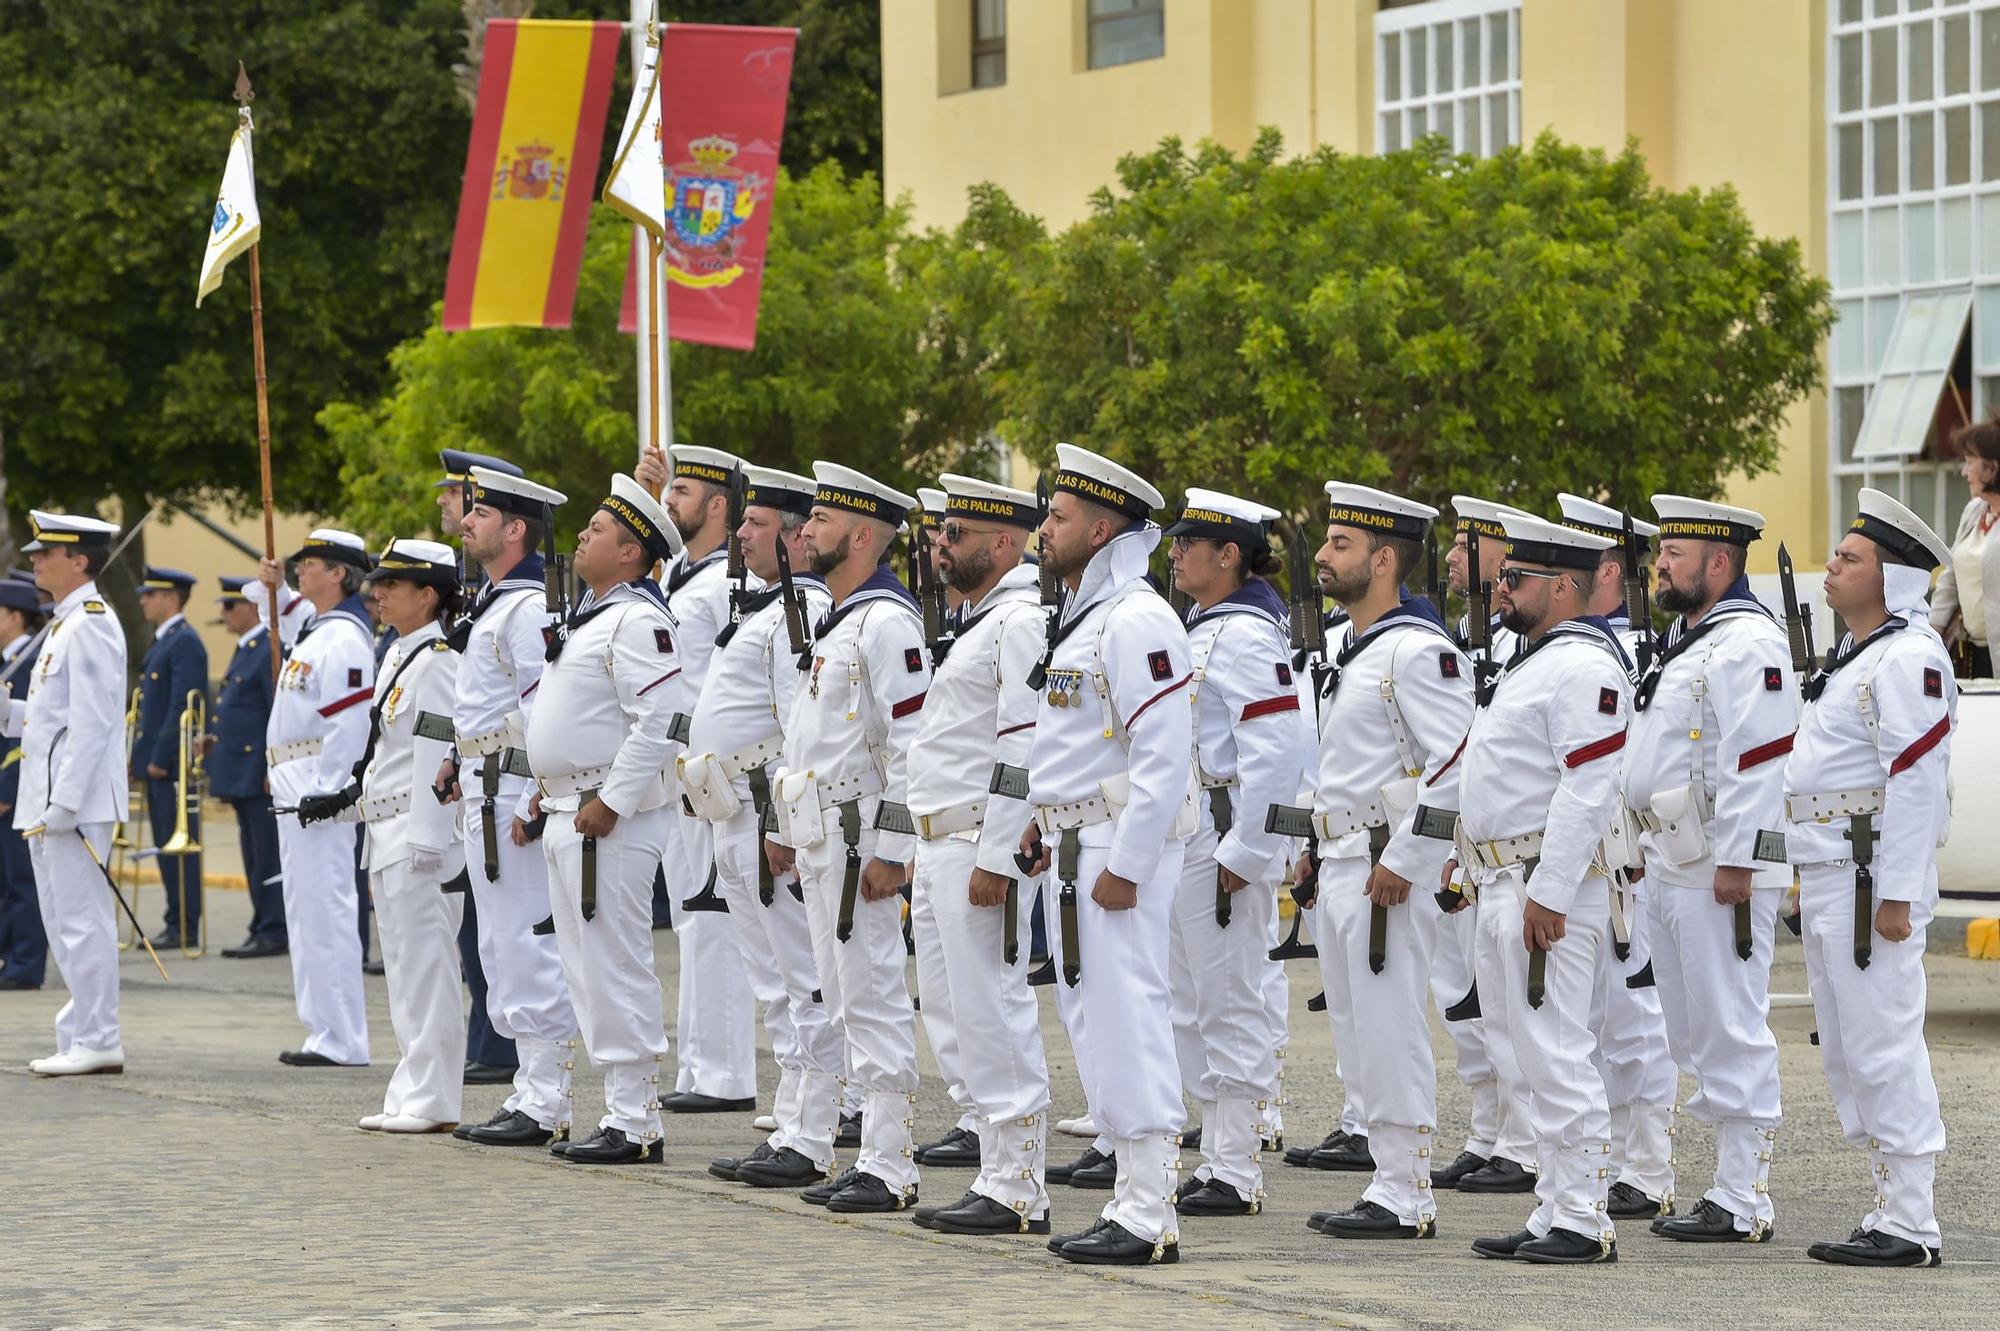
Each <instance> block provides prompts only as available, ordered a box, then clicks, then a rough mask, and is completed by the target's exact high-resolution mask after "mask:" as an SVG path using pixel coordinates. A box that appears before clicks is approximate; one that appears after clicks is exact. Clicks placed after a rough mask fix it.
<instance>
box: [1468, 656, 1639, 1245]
mask: <svg viewBox="0 0 2000 1331" xmlns="http://www.w3.org/2000/svg"><path fill="white" fill-rule="evenodd" d="M1627 668H1628V666H1627V663H1626V659H1625V657H1624V654H1623V651H1622V649H1621V648H1620V647H1619V646H1618V643H1617V640H1616V639H1615V638H1613V637H1612V635H1611V633H1610V630H1609V628H1608V626H1606V625H1605V623H1604V621H1603V620H1601V619H1598V620H1568V621H1564V622H1563V623H1559V624H1557V625H1555V626H1554V627H1552V628H1550V629H1549V630H1548V632H1547V633H1545V634H1543V635H1542V637H1541V638H1540V639H1539V640H1538V641H1537V642H1535V643H1534V644H1532V645H1531V646H1530V647H1529V648H1528V649H1527V650H1525V651H1523V652H1522V653H1521V654H1520V655H1518V656H1516V657H1515V658H1514V659H1513V660H1512V661H1511V662H1510V663H1509V664H1508V666H1507V668H1506V670H1505V671H1504V672H1503V673H1502V674H1501V676H1500V679H1499V681H1498V684H1497V687H1496V689H1495V692H1494V695H1493V698H1492V700H1491V701H1490V702H1489V703H1488V704H1487V705H1486V706H1484V707H1481V708H1479V709H1478V710H1477V711H1476V712H1475V713H1474V714H1473V718H1472V728H1471V730H1470V732H1469V733H1468V734H1467V736H1466V741H1465V755H1464V757H1463V758H1462V759H1460V762H1461V763H1462V764H1463V766H1462V769H1461V775H1460V777H1459V801H1460V807H1461V810H1462V812H1461V816H1460V820H1459V836H1460V840H1461V842H1462V843H1463V845H1464V846H1466V847H1474V848H1476V849H1477V852H1478V854H1476V855H1475V858H1474V860H1473V863H1472V879H1473V882H1474V883H1475V884H1477V886H1478V889H1479V904H1478V907H1477V912H1478V920H1479V936H1478V950H1477V952H1476V953H1475V955H1474V958H1473V961H1474V966H1475V967H1476V969H1477V972H1478V977H1479V1002H1480V1007H1481V1010H1482V1011H1483V1012H1484V1014H1485V1017H1484V1019H1485V1020H1486V1021H1487V1022H1488V1023H1489V1025H1490V1024H1502V1025H1504V1026H1505V1027H1506V1029H1507V1032H1508V1034H1509V1036H1510V1037H1511V1043H1512V1046H1513V1052H1514V1056H1515V1057H1516V1058H1517V1059H1519V1060H1520V1067H1521V1073H1522V1075H1523V1077H1524V1079H1525V1080H1526V1082H1527V1084H1528V1090H1529V1096H1530V1112H1531V1113H1532V1115H1533V1123H1534V1127H1535V1140H1536V1148H1537V1154H1538V1157H1539V1162H1540V1177H1539V1178H1538V1180H1537V1182H1536V1187H1535V1193H1536V1196H1537V1198H1538V1200H1539V1205H1538V1206H1537V1207H1536V1208H1535V1212H1534V1214H1533V1215H1531V1216H1530V1217H1529V1219H1528V1223H1527V1228H1528V1230H1529V1232H1531V1233H1533V1234H1534V1235H1535V1236H1536V1237H1537V1238H1541V1237H1545V1236H1546V1235H1547V1234H1548V1233H1549V1231H1550V1230H1551V1229H1565V1230H1569V1231H1571V1232H1573V1233H1577V1234H1581V1235H1583V1236H1584V1237H1586V1238H1594V1239H1597V1240H1598V1241H1599V1242H1600V1243H1604V1244H1609V1243H1611V1242H1612V1241H1613V1238H1614V1233H1613V1226H1612V1223H1611V1218H1610V1216H1609V1215H1608V1214H1607V1213H1606V1210H1605V1192H1606V1189H1607V1188H1609V1186H1610V1179H1609V1172H1610V1171H1609V1160H1610V1152H1611V1110H1610V1105H1609V1103H1608V1101H1607V1099H1606V1097H1605V1090H1604V1079H1603V1077H1602V1075H1601V1074H1600V1073H1599V1072H1598V1069H1597V1066H1596V1063H1595V1057H1596V1052H1597V1040H1596V1037H1595V1036H1594V1035H1593V1033H1592V1032H1591V1029H1590V1017H1591V1011H1592V1008H1593V1006H1595V1005H1596V1004H1598V1003H1599V1002H1600V1001H1601V1000H1600V998H1599V993H1600V990H1601V988H1602V986H1603V985H1604V984H1605V983H1606V982H1607V979H1608V976H1609V963H1610V958H1611V939H1610V906H1609V900H1608V889H1609V883H1608V882H1607V880H1606V879H1605V878H1604V877H1603V875H1602V874H1601V873H1600V872H1598V870H1597V867H1596V865H1595V863H1594V861H1595V860H1596V859H1597V858H1598V847H1599V843H1600V842H1601V841H1602V839H1603V835H1604V829H1605V828H1606V827H1609V826H1610V824H1611V814H1612V810H1613V809H1614V808H1615V807H1616V803H1617V798H1618V757H1617V755H1618V751H1619V750H1620V749H1622V748H1623V747H1624V745H1625V741H1626V733H1625V730H1626V723H1627V720H1628V718H1629V714H1630V709H1631V693H1632V685H1631V681H1630V680H1629V679H1628V678H1627V675H1626V670H1627ZM1537 833H1539V834H1541V836H1542V841H1541V844H1540V847H1539V850H1533V849H1532V848H1528V847H1519V846H1517V847H1515V848H1514V849H1512V850H1507V851H1506V854H1507V856H1508V857H1511V858H1513V859H1514V861H1515V862H1513V863H1510V864H1507V865H1505V866H1504V867H1495V865H1494V864H1493V862H1492V861H1491V860H1490V859H1488V860H1482V859H1480V858H1479V857H1478V856H1479V855H1491V854H1493V852H1494V851H1495V850H1505V846H1504V843H1505V842H1506V841H1507V840H1508V839H1510V838H1519V837H1528V836H1532V835H1534V834H1537ZM1530 855H1536V856H1538V857H1539V859H1538V862H1537V863H1536V864H1535V866H1534V868H1533V873H1532V876H1531V877H1530V876H1529V875H1528V873H1527V871H1526V869H1525V867H1524V864H1523V863H1522V861H1523V860H1525V859H1527V858H1528V857H1529V856H1530ZM1524 879H1525V880H1526V881H1525V882H1524ZM1528 900H1533V901H1535V902H1536V903H1537V904H1538V905H1541V906H1543V907H1545V908H1547V909H1549V910H1552V911H1556V912H1558V913H1560V914H1562V915H1563V916H1564V936H1563V938H1562V939H1561V940H1560V941H1559V942H1557V943H1556V944H1555V946H1554V947H1552V948H1551V949H1549V951H1548V953H1547V963H1546V964H1547V973H1546V977H1545V986H1546V988H1545V993H1544V996H1543V998H1542V1002H1541V1006H1539V1007H1531V1006H1530V1005H1529V1003H1528V997H1527V985H1528V971H1529V953H1528V950H1527V948H1526V946H1525V945H1524V943H1523V939H1522V914H1523V912H1524V910H1525V909H1526V903H1527V901H1528Z"/></svg>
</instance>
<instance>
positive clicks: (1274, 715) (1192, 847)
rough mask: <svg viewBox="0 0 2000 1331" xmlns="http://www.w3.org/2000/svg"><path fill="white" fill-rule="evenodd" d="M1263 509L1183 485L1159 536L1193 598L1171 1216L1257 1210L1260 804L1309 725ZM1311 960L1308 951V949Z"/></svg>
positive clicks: (1289, 767) (1265, 948) (1263, 906)
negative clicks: (1177, 1165)
mask: <svg viewBox="0 0 2000 1331" xmlns="http://www.w3.org/2000/svg"><path fill="white" fill-rule="evenodd" d="M1278 516H1279V515H1278V512H1277V510H1275V509H1272V508H1268V507H1266V506H1265V505H1263V504H1258V503H1254V502H1252V501H1250V500H1247V499H1242V498H1239V497H1237V496H1235V495H1228V494H1222V493H1220V492H1218V491H1214V490H1205V489H1190V490H1189V491H1188V492H1187V496H1186V502H1185V503H1184V504H1183V506H1182V508H1181V512H1180V517H1179V518H1178V520H1176V521H1175V522H1174V523H1173V525H1171V526H1169V527H1168V528H1167V529H1166V531H1165V533H1164V535H1166V536H1169V537H1171V538H1172V545H1171V547H1170V549H1169V561H1170V563H1171V565H1172V568H1173V576H1174V583H1175V586H1176V587H1178V588H1179V590H1180V591H1181V592H1182V593H1184V594H1185V595H1187V596H1188V597H1189V598H1190V599H1191V600H1192V602H1193V606H1192V608H1191V611H1190V617H1189V620H1188V626H1187V636H1188V644H1187V650H1188V657H1189V662H1190V668H1191V670H1192V673H1193V679H1192V681H1191V683H1190V684H1189V688H1188V702H1189V704H1190V705H1191V707H1192V710H1193V717H1194V732H1195V740H1194V762H1193V768H1192V773H1193V775H1192V778H1191V779H1192V781H1193V784H1194V785H1195V786H1196V787H1197V789H1196V790H1195V791H1194V795H1195V801H1196V805H1195V807H1196V814H1197V817H1198V819H1199V821H1198V823H1197V830H1196V832H1195V834H1194V835H1193V836H1192V837H1190V838H1189V839H1188V841H1187V843H1186V846H1185V848H1184V854H1183V858H1182V867H1181V875H1180V881H1179V884H1178V888H1177V891H1176V895H1175V899H1174V908H1173V918H1172V926H1171V931H1170V934H1169V940H1170V941H1169V959H1170V966H1171V971H1170V974H1171V975H1172V976H1173V978H1174V983H1175V984H1176V985H1180V984H1184V985H1185V990H1186V991H1185V992H1184V993H1182V992H1177V993H1176V994H1175V998H1176V999H1177V1000H1178V1003H1179V1005H1180V1006H1181V1008H1182V1009H1183V1010H1184V1011H1185V1013H1186V1020H1185V1021H1176V1023H1175V1038H1176V1040H1175V1042H1176V1045H1177V1055H1178V1057H1177V1061H1178V1063H1179V1067H1180V1074H1181V1081H1182V1085H1183V1086H1184V1087H1185V1088H1186V1091H1187V1094H1188V1096H1189V1098H1191V1099H1192V1100H1193V1101H1194V1102H1195V1103H1196V1104H1197V1105H1198V1106H1200V1112H1201V1156H1202V1162H1201V1164H1200V1166H1198V1167H1197V1168H1196V1170H1195V1172H1194V1174H1193V1176H1192V1177H1191V1178H1189V1179H1188V1181H1187V1182H1186V1183H1185V1184H1184V1185H1183V1186H1182V1187H1181V1189H1180V1191H1179V1194H1178V1195H1177V1197H1176V1199H1175V1209H1176V1210H1178V1211H1179V1212H1180V1213H1181V1214H1182V1215H1204V1216H1221V1215H1254V1214H1256V1213H1257V1211H1259V1210H1260V1209H1261V1208H1262V1205H1263V1195H1264V1170H1263V1165H1262V1146H1263V1143H1264V1142H1265V1141H1266V1140H1268V1139H1269V1138H1270V1137H1271V1136H1272V1134H1273V1133H1274V1132H1275V1131H1276V1129H1275V1128H1274V1127H1273V1126H1272V1120H1271V1111H1272V1109H1273V1107H1274V1106H1275V1105H1276V1102H1277V1099H1278V1058H1277V1046H1276V1044H1275V1043H1274V1042H1273V1041H1272V1039H1271V1022H1270V1016H1269V1013H1268V1011H1267V1008H1268V999H1267V992H1268V991H1267V982H1268V980H1269V973H1270V970H1271V968H1272V967H1273V966H1275V965H1277V963H1275V962H1273V961H1272V960H1271V958H1270V952H1271V946H1272V944H1273V943H1274V942H1275V941H1276V939H1275V938H1274V936H1273V926H1274V924H1275V923H1276V920H1277V915H1276V913H1275V909H1274V908H1275V904H1276V900H1277V887H1278V883H1279V880H1280V879H1281V878H1282V877H1283V875H1284V871H1285V859H1286V856H1285V849H1286V848H1285V845H1284V841H1283V838H1282V837H1280V836H1279V835H1278V834H1276V833H1273V832H1271V831H1268V830H1267V829H1266V815H1267V814H1268V813H1269V811H1270V809H1271V808H1272V806H1273V805H1279V804H1285V803H1287V802H1289V801H1290V800H1291V799H1293V798H1294V797H1295V794H1296V792H1297V791H1298V789H1299V786H1300V783H1301V781H1302V780H1303V778H1304V774H1305V766H1306V754H1307V751H1308V748H1309V746H1310V744H1311V732H1310V730H1309V729H1308V728H1307V726H1306V725H1305V723H1304V720H1303V717H1302V714H1301V712H1300V710H1299V695H1298V689H1297V688H1296V687H1295V685H1294V684H1293V681H1292V666H1291V657H1292V649H1291V643H1290V641H1289V639H1288V637H1287V626H1286V618H1285V603H1284V601H1283V599H1282V598H1280V597H1279V595H1278V593H1277V591H1276V589H1274V588H1273V587H1272V586H1271V584H1270V582H1269V581H1268V579H1269V578H1270V576H1271V575H1273V574H1275V573H1276V572H1277V571H1278V569H1279V567H1280V565H1279V563H1278V558H1277V556H1276V555H1275V554H1273V553H1272V552H1271V537H1270V524H1271V523H1272V522H1273V521H1274V520H1275V519H1276V518H1277V517H1278ZM1321 955H1322V956H1323V955H1324V953H1322V954H1321Z"/></svg>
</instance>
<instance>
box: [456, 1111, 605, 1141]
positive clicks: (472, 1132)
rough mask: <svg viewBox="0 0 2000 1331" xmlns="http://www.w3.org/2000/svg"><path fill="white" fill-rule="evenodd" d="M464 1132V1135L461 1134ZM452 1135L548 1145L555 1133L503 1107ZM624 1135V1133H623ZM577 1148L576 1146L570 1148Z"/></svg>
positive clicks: (473, 1139) (470, 1139) (484, 1139)
mask: <svg viewBox="0 0 2000 1331" xmlns="http://www.w3.org/2000/svg"><path fill="white" fill-rule="evenodd" d="M460 1133H463V1134H464V1135H463V1136H460V1135H459V1134H460ZM452 1135H453V1136H454V1137H458V1138H459V1140H460V1141H468V1142H478V1143H479V1144H480V1145H481V1146H547V1145H548V1144H549V1139H550V1138H552V1137H554V1136H555V1133H554V1132H552V1131H550V1130H549V1129H548V1128H545V1127H543V1126H542V1125H541V1124H539V1123H537V1122H535V1120H534V1119H533V1118H532V1117H530V1116H529V1115H527V1114H524V1113H522V1112H521V1111H520V1110H518V1109H503V1110H501V1111H500V1112H499V1113H498V1114H495V1115H494V1116H493V1117H492V1118H490V1119H488V1120H486V1122H484V1123H478V1124H474V1125H473V1126H472V1127H470V1128H465V1127H460V1128H458V1129H456V1130H455V1131H453V1133H452ZM621 1135H623V1134H621ZM570 1149H571V1150H575V1149H576V1148H575V1146H572V1147H571V1148H570Z"/></svg>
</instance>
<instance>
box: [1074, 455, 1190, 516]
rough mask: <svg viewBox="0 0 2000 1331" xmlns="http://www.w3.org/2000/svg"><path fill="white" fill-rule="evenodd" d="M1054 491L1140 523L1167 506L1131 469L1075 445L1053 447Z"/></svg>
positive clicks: (1164, 498) (1155, 491)
mask: <svg viewBox="0 0 2000 1331" xmlns="http://www.w3.org/2000/svg"><path fill="white" fill-rule="evenodd" d="M1055 488H1056V489H1058V490H1067V491H1069V492H1070V493H1071V494H1073V495H1076V496H1077V497H1078V498H1080V499H1088V500H1089V501H1090V502H1091V503H1093V504H1102V505H1103V506H1104V507H1106V508H1111V509H1116V510H1117V511H1118V512H1120V513H1123V514H1124V515H1125V516H1126V517H1128V518H1137V519H1139V520H1140V521H1144V520H1145V519H1146V518H1148V517H1150V516H1151V515H1152V512H1153V510H1154V509H1156V508H1164V507H1165V506H1166V503H1167V499H1166V496H1165V495H1163V494H1161V493H1160V492H1159V491H1158V490H1156V489H1154V488H1153V487H1152V486H1151V485H1148V484H1147V483H1146V481H1145V479H1144V478H1142V477H1141V476H1140V475H1139V474H1138V473H1137V472H1135V471H1133V470H1132V469H1131V468H1129V467H1121V466H1119V465H1118V464H1117V463H1116V462H1113V461H1112V460H1111V459H1110V458H1107V457H1104V456H1102V455H1101V454H1097V453H1093V452H1091V451H1090V450H1089V449H1087V448H1078V447H1077V446H1076V445H1075V444H1057V445H1056V479H1055Z"/></svg>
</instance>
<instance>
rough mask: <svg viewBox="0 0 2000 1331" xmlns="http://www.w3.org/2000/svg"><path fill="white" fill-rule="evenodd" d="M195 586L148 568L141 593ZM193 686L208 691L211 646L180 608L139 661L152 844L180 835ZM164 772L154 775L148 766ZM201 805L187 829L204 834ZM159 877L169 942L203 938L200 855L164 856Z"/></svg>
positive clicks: (184, 577)
mask: <svg viewBox="0 0 2000 1331" xmlns="http://www.w3.org/2000/svg"><path fill="white" fill-rule="evenodd" d="M193 587H194V576H193V575H192V574H188V573H182V572H180V571H179V570H177V569H170V568H156V567H150V566H149V567H148V568H147V569H146V580H145V582H144V583H143V584H141V591H142V592H178V593H180V596H181V598H182V600H183V601H185V600H186V598H187V594H188V592H189V591H190V590H192V589H193ZM190 692H196V693H200V694H201V695H203V696H204V697H206V696H207V694H208V649H207V648H205V647H203V646H202V644H201V634H200V633H198V632H197V631H196V630H195V627H194V625H192V624H190V623H188V622H187V619H186V618H185V617H184V616H182V615H178V614H177V615H175V616H174V617H173V618H171V619H169V620H168V621H167V622H166V623H164V624H162V625H160V627H159V628H158V629H157V630H156V631H155V634H154V637H153V645H152V646H151V647H148V648H147V649H146V657H145V660H144V661H142V662H141V663H140V665H139V726H138V731H137V733H136V734H135V735H134V737H133V740H132V779H133V780H135V781H140V780H143V781H144V782H145V783H146V815H147V818H148V820H149V821H150V823H151V824H152V830H153V844H154V845H155V846H164V845H166V844H167V841H168V839H169V838H170V837H172V836H173V834H174V821H175V818H176V815H177V814H178V812H179V809H178V803H179V801H180V800H181V799H183V798H184V797H185V792H183V791H181V790H180V789H179V787H178V785H177V784H176V777H177V775H178V772H179V763H180V725H181V713H182V712H184V711H185V710H186V709H187V696H188V694H189V693H190ZM149 768H155V769H158V770H159V771H162V772H165V773H166V775H165V776H163V777H159V776H154V775H152V774H151V772H150V771H149V770H148V769H149ZM199 812H200V811H199V810H198V809H197V810H192V811H190V816H189V819H188V835H189V836H191V837H193V838H195V839H196V840H197V841H199V840H200V838H201V827H200V818H199ZM156 863H157V864H158V865H159V870H160V881H161V883H162V884H163V885H164V886H165V888H166V896H167V910H166V933H165V935H164V936H165V938H166V939H167V941H169V942H179V941H181V940H183V939H185V940H186V941H188V942H190V943H192V942H195V941H197V940H199V939H200V937H201V856H200V855H198V854H196V855H164V854H163V855H161V856H159V857H158V859H157V861H156Z"/></svg>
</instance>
